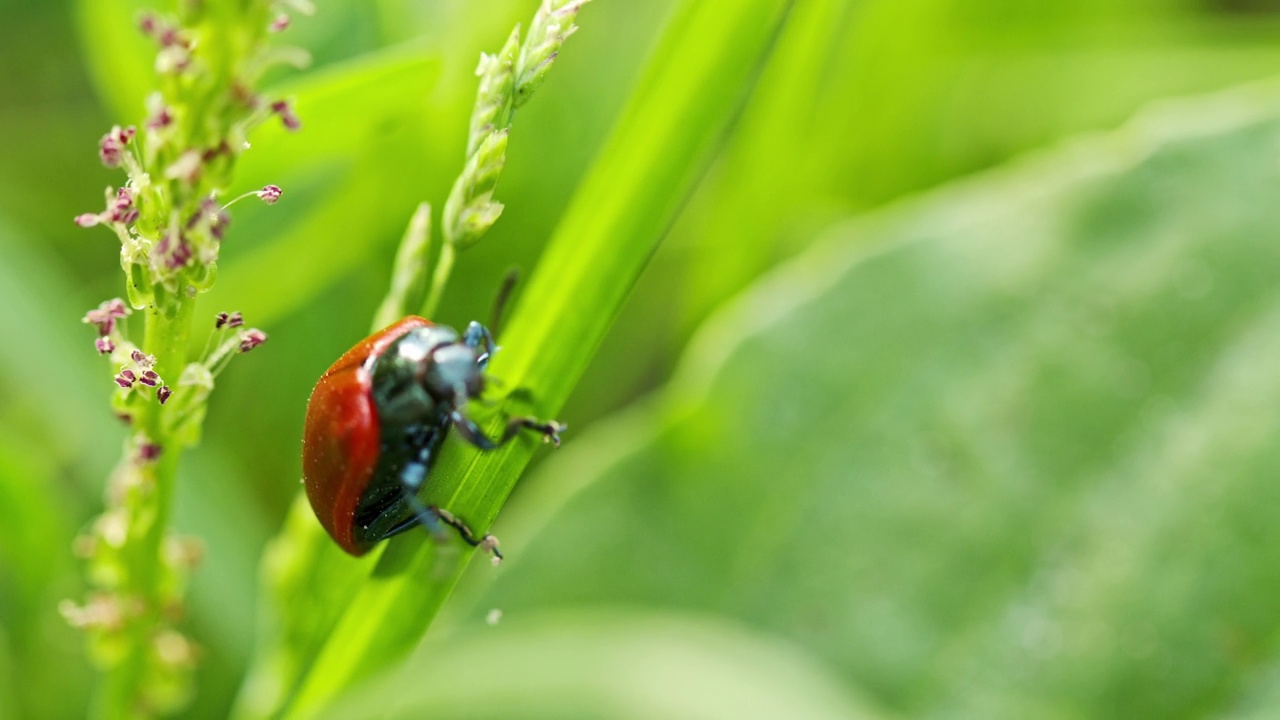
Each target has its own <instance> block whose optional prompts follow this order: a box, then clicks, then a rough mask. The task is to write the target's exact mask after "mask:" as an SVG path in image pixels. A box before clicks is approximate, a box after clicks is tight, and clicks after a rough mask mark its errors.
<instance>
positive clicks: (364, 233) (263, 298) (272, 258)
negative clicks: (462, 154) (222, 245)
mask: <svg viewBox="0 0 1280 720" xmlns="http://www.w3.org/2000/svg"><path fill="white" fill-rule="evenodd" d="M438 74H439V62H438V61H437V60H435V59H433V58H432V57H430V56H428V55H426V54H424V53H423V52H421V51H414V52H406V51H403V50H397V51H392V52H385V53H380V54H378V55H373V56H370V57H367V58H363V59H361V60H360V61H358V62H353V63H350V64H347V65H343V66H338V67H335V68H333V69H331V70H329V71H326V72H324V73H318V74H315V75H309V76H307V77H306V78H304V79H303V80H301V81H299V82H297V83H295V84H292V85H290V86H289V87H287V88H286V89H285V90H284V91H283V92H284V94H286V95H289V96H296V97H297V98H298V100H297V103H296V107H297V112H298V115H299V116H300V117H301V118H302V121H303V123H304V129H303V132H300V133H296V134H293V133H287V132H286V131H285V130H283V129H282V128H281V127H279V125H278V124H277V123H271V124H269V125H268V126H266V127H263V128H262V129H261V130H260V131H259V132H258V133H257V134H255V136H254V148H253V152H250V153H246V154H245V156H244V159H243V161H242V162H241V165H240V167H239V168H238V170H237V177H238V178H239V184H240V185H241V186H242V187H241V189H240V190H239V191H247V190H250V189H254V188H260V187H262V186H263V185H265V184H267V183H275V184H278V185H280V186H281V187H283V188H284V189H285V194H286V195H285V199H284V200H282V201H281V203H280V205H277V206H274V207H264V206H253V205H248V204H246V205H245V206H237V210H238V211H239V210H241V209H242V208H243V212H238V213H237V227H236V228H233V229H232V231H231V235H230V236H229V239H228V243H227V246H228V247H227V250H228V252H227V258H228V259H227V260H226V261H225V262H224V263H223V267H222V269H221V272H220V273H219V279H218V284H217V286H216V287H215V288H214V289H213V291H212V292H210V293H209V294H208V295H207V297H206V298H205V299H204V303H205V306H206V307H208V308H209V309H210V310H211V311H213V312H216V310H213V308H215V307H217V308H218V309H222V305H226V304H227V303H229V302H235V303H236V304H237V307H239V308H242V309H243V310H244V312H245V315H246V317H249V318H251V319H252V321H253V322H255V323H262V324H267V323H270V322H271V321H274V320H277V319H278V318H280V317H281V316H284V315H287V314H289V313H291V312H295V311H297V310H298V309H300V308H303V307H306V306H307V305H308V304H309V302H310V301H311V300H312V299H313V298H314V297H315V296H316V295H317V294H318V293H320V292H321V291H322V290H324V289H326V288H328V287H329V286H330V285H332V284H333V283H334V282H335V281H336V279H337V278H339V277H341V276H342V275H344V274H347V273H350V272H351V268H353V267H359V266H360V265H361V264H362V263H363V262H364V261H365V260H366V259H367V258H368V257H369V256H370V255H371V254H375V251H376V250H378V249H379V248H380V247H382V246H383V243H382V242H381V241H383V240H390V239H391V238H392V237H394V236H396V235H398V234H399V231H400V230H401V229H402V228H403V227H404V223H405V221H406V219H407V218H408V217H409V216H410V215H411V214H412V211H413V208H414V207H416V206H417V204H418V202H419V201H420V199H421V198H422V194H423V193H424V192H425V191H426V188H424V187H423V186H422V185H420V184H418V183H415V182H407V181H406V179H405V175H404V171H405V168H406V167H409V168H430V167H434V166H436V165H441V164H443V162H444V159H443V157H440V156H438V155H437V152H439V151H437V150H435V149H434V146H433V145H429V144H428V139H429V138H431V137H432V136H433V135H435V134H438V133H439V132H440V131H439V127H438V125H436V122H437V115H436V114H435V113H431V112H429V107H430V106H429V104H428V99H429V95H430V91H431V88H432V86H433V84H434V83H435V81H436V78H437V76H438ZM241 223H243V225H244V226H245V227H248V228H252V229H253V236H252V237H251V236H248V235H246V234H245V233H244V232H243V231H241V230H240V229H239V227H238V226H239V225H241ZM255 238H264V239H263V240H257V239H255ZM293 269H297V270H298V271H296V272H295V271H292V270H293ZM380 271H381V272H388V270H383V269H380Z"/></svg>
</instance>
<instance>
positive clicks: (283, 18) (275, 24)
mask: <svg viewBox="0 0 1280 720" xmlns="http://www.w3.org/2000/svg"><path fill="white" fill-rule="evenodd" d="M287 27H289V16H288V15H286V14H285V13H280V14H279V15H276V19H275V20H272V21H271V24H270V25H268V26H267V29H268V30H270V31H271V32H273V33H278V32H284V31H285V28H287Z"/></svg>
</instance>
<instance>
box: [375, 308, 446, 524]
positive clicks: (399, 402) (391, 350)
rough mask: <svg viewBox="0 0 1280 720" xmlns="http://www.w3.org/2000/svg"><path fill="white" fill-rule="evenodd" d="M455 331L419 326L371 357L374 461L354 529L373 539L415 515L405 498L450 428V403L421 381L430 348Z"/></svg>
mask: <svg viewBox="0 0 1280 720" xmlns="http://www.w3.org/2000/svg"><path fill="white" fill-rule="evenodd" d="M457 340H458V336H457V334H456V333H454V331H453V330H451V329H449V328H446V327H440V326H433V327H427V328H420V329H417V330H414V331H411V332H409V333H406V334H405V335H404V336H403V337H401V338H399V339H398V340H396V341H395V342H394V343H392V344H391V346H389V347H388V348H387V349H386V351H385V352H383V353H382V354H381V355H380V356H378V357H377V358H375V359H374V360H373V361H372V367H371V368H370V372H371V374H372V394H373V401H374V405H375V408H376V412H377V414H378V421H379V424H380V436H381V437H380V440H381V443H380V447H379V453H378V463H377V466H376V468H375V469H374V472H373V476H372V477H371V478H370V479H369V484H368V486H367V487H366V488H365V490H364V492H363V493H362V494H361V496H360V501H359V502H358V503H357V504H356V512H355V518H354V523H353V534H354V536H355V539H356V541H357V542H360V543H369V544H373V543H376V542H378V541H379V540H382V539H384V538H386V537H388V536H389V535H391V534H394V532H397V531H398V530H400V529H402V526H403V524H404V521H405V520H406V519H407V518H409V517H410V516H412V515H413V514H414V511H413V509H412V508H411V507H410V504H409V502H408V501H407V500H406V498H405V497H404V492H405V489H406V488H411V489H413V490H414V491H415V492H416V491H419V490H421V489H422V487H423V486H424V485H425V484H426V481H427V475H428V473H429V472H430V470H431V465H432V464H433V462H434V460H435V456H436V452H437V450H438V449H439V447H440V444H441V443H442V442H444V438H445V436H446V434H447V433H448V430H449V423H450V417H449V415H450V413H451V412H452V410H453V407H452V403H451V402H449V401H447V400H443V399H440V398H436V397H433V396H432V395H431V394H430V393H429V392H427V390H426V388H425V387H424V386H423V384H422V382H421V378H422V376H423V374H424V371H425V369H426V366H427V364H429V363H430V362H431V360H430V353H431V351H432V350H433V349H434V348H436V347H439V346H440V345H443V344H449V343H454V342H457Z"/></svg>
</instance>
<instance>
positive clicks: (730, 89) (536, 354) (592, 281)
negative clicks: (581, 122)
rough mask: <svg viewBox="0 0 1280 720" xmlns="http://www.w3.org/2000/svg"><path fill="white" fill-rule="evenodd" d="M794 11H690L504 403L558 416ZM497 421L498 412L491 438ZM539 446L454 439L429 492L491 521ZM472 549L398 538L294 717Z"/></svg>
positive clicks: (318, 703) (580, 212)
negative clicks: (481, 448)
mask: <svg viewBox="0 0 1280 720" xmlns="http://www.w3.org/2000/svg"><path fill="white" fill-rule="evenodd" d="M789 5H790V3H789V2H787V1H786V0H753V2H746V3H739V4H736V5H734V6H732V7H720V6H714V7H713V6H709V5H706V4H704V3H694V2H689V3H685V4H683V5H682V6H681V8H680V10H679V12H678V13H677V14H676V15H675V17H674V18H673V20H672V22H671V24H670V25H669V26H668V28H667V31H666V35H665V36H664V37H663V39H662V41H661V44H660V45H659V46H658V48H657V49H656V51H655V53H654V54H653V56H652V57H651V58H650V60H649V64H648V67H647V68H646V70H645V72H644V75H643V77H642V79H641V81H640V84H639V86H638V88H637V89H636V91H635V92H634V93H633V94H632V96H631V98H630V101H629V104H628V106H627V108H626V109H625V110H624V111H623V114H622V117H621V119H620V120H619V122H618V124H617V125H616V126H615V128H614V131H613V134H612V136H611V139H610V140H609V141H608V142H607V143H606V145H605V147H604V148H603V150H602V151H601V153H600V155H599V157H598V158H597V160H596V163H595V165H594V167H593V169H592V170H591V171H590V172H589V173H588V175H587V177H586V179H585V180H584V182H583V184H582V186H581V188H580V190H579V191H578V193H577V195H576V196H575V198H574V200H573V202H572V203H571V205H570V207H569V209H568V211H567V212H566V215H565V217H564V219H563V221H562V222H561V224H560V225H559V227H558V229H557V230H556V233H555V235H554V237H553V238H552V240H551V243H550V245H549V247H548V249H547V250H546V252H545V254H544V256H543V258H542V261H541V263H540V266H539V268H538V270H537V272H535V273H534V274H533V278H532V280H531V282H530V284H529V286H528V287H527V288H526V289H525V291H524V296H523V298H522V300H521V302H520V305H519V306H518V307H517V309H516V312H515V314H514V316H513V318H512V320H511V323H510V325H509V330H508V331H507V332H506V334H505V335H504V337H503V339H502V342H503V345H504V348H505V349H504V351H503V352H502V353H500V354H499V355H498V356H497V357H496V358H495V361H494V364H493V366H492V368H493V373H494V375H495V376H497V377H500V378H502V379H503V380H504V382H505V387H507V388H510V389H519V391H518V392H513V393H512V395H511V396H510V397H508V399H507V402H506V404H505V409H506V410H507V411H509V412H512V413H532V414H537V415H541V416H550V415H553V414H554V413H555V412H556V411H557V410H558V409H559V408H560V407H561V406H562V405H563V403H564V401H565V399H566V398H567V396H568V394H569V391H570V390H571V388H572V387H573V383H574V380H575V379H576V378H577V377H578V376H579V375H580V374H581V373H582V370H583V368H584V367H585V365H586V363H587V360H588V359H589V357H590V355H591V350H592V349H593V348H594V347H595V346H596V345H598V344H599V342H600V339H601V337H602V336H603V335H604V332H605V331H606V329H607V328H608V326H609V323H610V322H611V320H612V318H613V317H614V315H615V314H616V313H617V310H618V308H619V306H620V305H621V303H622V301H623V300H624V298H625V297H626V293H627V289H628V288H629V287H630V286H631V285H632V283H633V282H634V281H635V278H636V276H637V275H638V274H639V273H640V270H641V269H642V268H643V267H644V264H645V261H646V260H647V259H648V257H649V256H650V254H651V253H652V251H653V248H654V246H655V245H656V244H657V242H658V240H659V239H660V238H661V237H662V235H663V232H664V230H665V228H666V227H667V225H668V223H669V222H670V221H671V218H672V217H673V215H674V214H675V212H676V211H677V210H678V208H679V207H680V205H681V203H682V201H683V199H684V197H685V196H686V195H687V194H688V193H689V192H690V191H691V188H692V185H693V182H694V181H695V179H696V178H697V177H698V176H699V175H700V174H701V173H702V171H703V170H704V169H705V167H706V165H707V163H708V162H709V161H710V159H711V158H712V156H713V155H714V152H715V150H716V149H717V147H718V142H719V140H720V138H721V137H722V135H723V133H724V132H725V131H726V130H727V128H728V126H729V123H730V121H731V120H732V118H733V117H734V114H735V111H736V110H737V108H738V107H739V105H740V103H741V101H742V99H743V97H744V95H745V94H746V93H747V92H749V90H750V88H751V86H752V83H753V81H754V78H755V75H756V72H757V70H758V67H759V65H760V63H761V62H763V59H764V58H765V57H767V55H768V52H769V50H770V48H771V43H772V40H773V38H774V36H775V34H776V33H777V32H778V30H779V28H780V27H781V25H782V22H783V19H784V18H785V15H786V11H787V9H788V8H789ZM588 12H589V11H588ZM588 17H589V16H588ZM583 22H589V19H588V18H584V19H583ZM500 422H501V419H500V418H498V417H496V416H495V417H493V418H491V419H489V422H488V423H487V424H488V426H489V432H490V433H492V432H493V431H494V428H495V427H496V426H497V425H498V424H500ZM535 447H536V445H535V443H534V442H533V441H532V439H531V438H524V439H523V440H521V441H518V442H515V443H511V444H510V445H507V446H505V447H504V448H503V449H502V450H499V451H495V452H491V453H487V454H484V455H483V456H477V455H476V454H475V453H474V452H471V451H469V450H464V449H463V448H462V447H461V446H460V445H454V444H449V445H448V446H447V447H446V448H445V449H444V451H443V452H442V454H441V456H440V459H439V460H438V462H437V464H436V466H435V468H434V469H433V471H432V479H433V482H434V483H435V484H434V486H433V488H432V489H431V490H430V491H429V492H428V493H427V496H426V499H427V500H428V501H429V502H432V503H435V504H437V505H439V506H441V507H445V508H448V509H450V510H452V511H453V512H454V513H455V514H457V515H458V516H459V517H462V518H465V519H466V520H467V521H468V522H469V523H471V525H472V527H474V528H477V529H479V528H484V527H486V526H487V525H488V524H489V523H490V522H491V521H492V519H493V517H494V516H495V515H496V514H497V512H498V508H499V507H500V506H501V503H502V501H503V500H504V499H505V498H506V496H507V494H508V493H509V492H510V491H511V488H512V486H513V485H514V484H515V480H516V477H517V476H518V475H519V472H520V470H521V469H522V468H523V467H524V465H525V464H526V463H528V461H529V459H530V457H531V456H532V454H533V451H534V449H535ZM321 532H322V531H321V530H320V528H319V526H318V525H315V524H314V523H313V524H312V525H309V526H302V535H301V536H295V535H293V534H292V533H291V534H290V536H288V538H287V539H286V540H285V541H284V542H285V543H287V544H296V545H298V546H301V547H307V546H311V545H313V544H314V537H315V536H316V535H318V534H320V533H321ZM469 557H470V555H469V554H467V555H466V556H464V557H462V558H458V557H456V556H450V557H448V559H446V561H445V562H444V563H437V553H436V547H435V545H434V543H430V542H427V541H426V540H425V538H424V537H423V535H422V534H418V533H411V534H406V535H405V536H403V537H402V538H399V539H397V540H395V541H394V542H393V543H391V544H390V545H389V549H388V551H387V552H385V553H383V555H382V556H381V558H380V560H379V564H378V567H377V569H376V570H375V571H374V573H373V575H372V576H370V578H369V579H368V580H367V581H366V582H365V583H364V584H363V585H362V587H361V589H360V592H359V593H358V594H357V595H356V596H355V598H354V599H352V600H351V601H350V602H349V603H346V604H344V605H343V615H342V619H341V620H340V621H339V622H338V624H337V626H336V627H335V628H333V629H332V632H328V631H327V630H328V629H327V628H321V629H319V636H320V637H325V638H327V640H326V644H325V648H324V650H323V651H322V652H321V653H320V655H319V657H318V658H317V659H316V662H315V665H314V666H313V667H312V668H311V670H310V672H309V674H308V675H307V676H306V679H305V681H304V684H303V686H302V689H301V690H300V692H299V696H298V699H297V700H296V701H295V704H294V706H293V708H292V710H291V712H293V713H295V714H299V715H305V714H308V713H310V712H314V711H315V710H317V709H319V708H320V707H322V706H323V705H324V704H325V703H326V702H327V701H328V699H329V698H331V697H332V696H333V695H334V694H336V693H337V692H339V691H341V689H342V688H344V687H346V686H348V685H349V684H351V683H352V682H353V681H354V680H356V679H358V678H359V677H362V676H365V675H368V674H370V673H372V672H376V671H377V670H378V669H379V668H381V667H384V666H387V665H389V664H392V663H394V662H396V661H397V660H398V659H399V658H401V657H403V656H404V655H405V654H406V653H407V651H408V650H409V649H410V648H411V647H412V646H413V645H414V644H415V643H416V642H417V640H418V639H419V638H420V637H421V635H422V633H423V632H424V631H425V629H426V627H427V625H428V624H429V623H430V621H431V618H432V617H433V616H434V614H435V612H436V610H437V609H438V608H439V606H440V604H441V603H443V601H444V599H445V598H446V597H447V596H448V594H449V591H450V590H451V589H452V587H453V585H454V583H455V582H456V581H457V578H458V575H459V574H460V572H461V570H462V569H463V568H464V566H465V563H464V562H462V561H463V560H465V559H467V558H469ZM329 572H332V573H336V574H338V575H339V576H340V577H347V576H349V575H350V574H351V572H352V571H351V570H350V566H349V565H348V566H345V567H342V566H339V567H331V568H330V570H329ZM303 574H304V575H306V574H307V573H305V572H304V573H303Z"/></svg>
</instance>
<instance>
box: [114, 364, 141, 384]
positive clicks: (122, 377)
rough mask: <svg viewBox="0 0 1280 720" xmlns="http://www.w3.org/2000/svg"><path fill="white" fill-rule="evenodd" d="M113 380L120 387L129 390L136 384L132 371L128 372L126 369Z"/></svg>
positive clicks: (135, 376) (136, 378)
mask: <svg viewBox="0 0 1280 720" xmlns="http://www.w3.org/2000/svg"><path fill="white" fill-rule="evenodd" d="M115 379H116V384H117V385H119V386H120V387H122V388H131V387H133V384H134V383H135V382H137V380H138V376H137V375H134V374H133V371H132V370H129V369H127V368H126V369H124V370H121V371H120V374H119V375H116V378H115Z"/></svg>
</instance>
